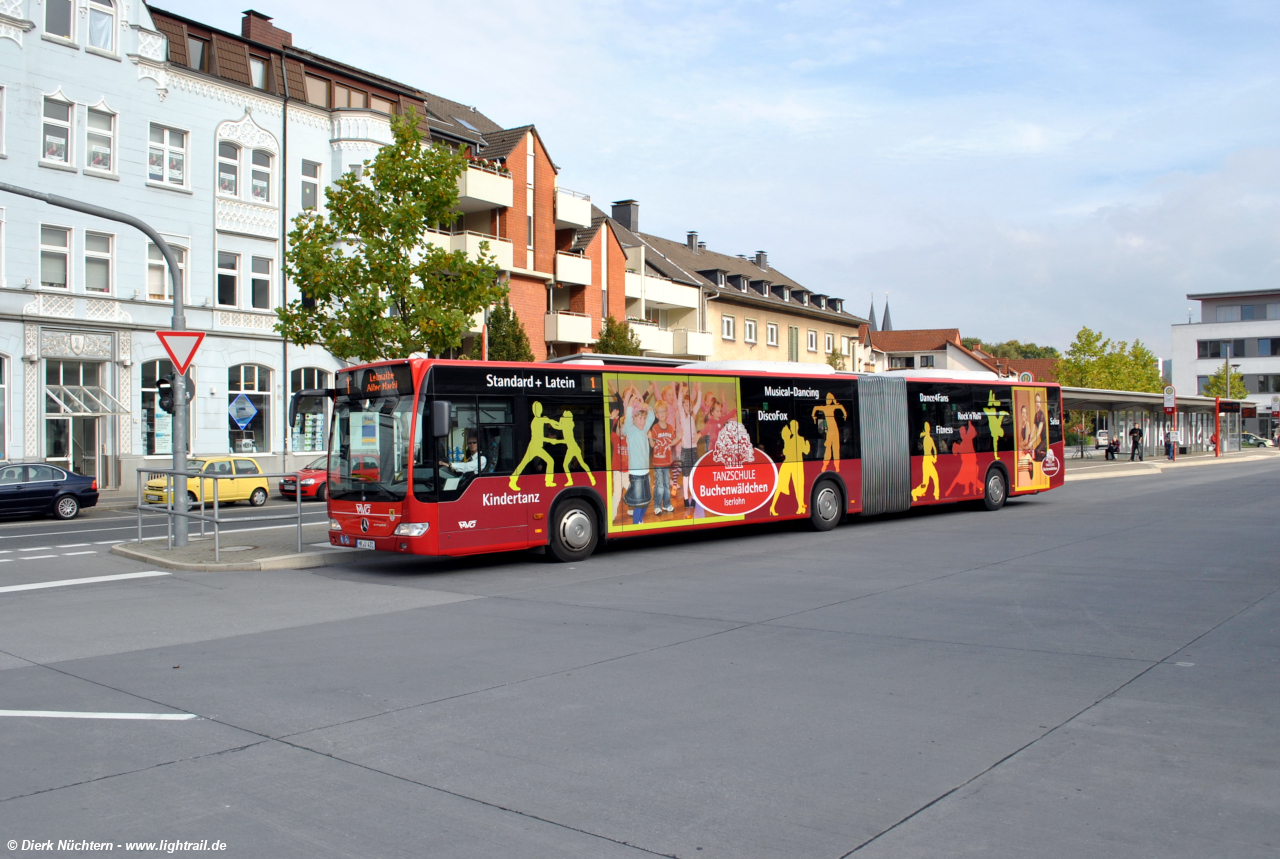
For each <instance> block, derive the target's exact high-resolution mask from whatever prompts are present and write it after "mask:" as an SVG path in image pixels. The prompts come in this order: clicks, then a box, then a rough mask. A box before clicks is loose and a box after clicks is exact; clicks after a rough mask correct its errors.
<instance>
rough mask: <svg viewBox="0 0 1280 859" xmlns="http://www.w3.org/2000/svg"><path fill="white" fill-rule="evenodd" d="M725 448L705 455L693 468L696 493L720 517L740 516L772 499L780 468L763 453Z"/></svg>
mask: <svg viewBox="0 0 1280 859" xmlns="http://www.w3.org/2000/svg"><path fill="white" fill-rule="evenodd" d="M723 447H724V446H722V445H721V446H718V449H717V450H713V451H711V452H710V453H707V454H704V455H703V457H702V459H699V460H698V462H697V464H696V465H695V466H694V467H693V480H692V483H693V492H694V495H695V496H697V499H698V503H699V504H701V505H702V506H703V507H704V508H705V509H706V510H707V511H708V512H710V513H714V514H715V515H717V516H740V515H742V514H744V513H750V512H751V511H752V510H756V509H758V508H760V507H761V506H763V505H764V504H765V503H766V502H767V501H768V500H769V499H770V498H772V497H773V489H774V485H775V484H776V483H777V481H778V468H777V466H776V465H774V464H773V460H771V459H770V458H769V457H768V455H766V454H765V453H764V451H762V450H759V449H757V448H754V447H749V446H747V445H741V446H740V449H737V450H732V451H729V452H728V453H727V454H726V451H725V450H724V449H723Z"/></svg>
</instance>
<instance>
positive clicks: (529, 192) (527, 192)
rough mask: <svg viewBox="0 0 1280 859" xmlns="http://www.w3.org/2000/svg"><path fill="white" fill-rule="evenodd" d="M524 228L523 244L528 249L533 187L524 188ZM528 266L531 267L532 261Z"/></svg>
mask: <svg viewBox="0 0 1280 859" xmlns="http://www.w3.org/2000/svg"><path fill="white" fill-rule="evenodd" d="M525 221H526V225H525V230H526V232H527V235H526V241H525V244H526V246H527V247H528V248H529V250H533V188H532V187H530V188H527V189H526V190H525ZM529 267H530V268H533V263H532V261H531V262H530V263H529Z"/></svg>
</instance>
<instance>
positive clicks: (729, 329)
mask: <svg viewBox="0 0 1280 859" xmlns="http://www.w3.org/2000/svg"><path fill="white" fill-rule="evenodd" d="M736 336H737V335H736V333H735V332H734V330H733V317H732V316H725V315H724V314H721V315H720V337H721V338H723V339H725V340H733V339H735V338H736Z"/></svg>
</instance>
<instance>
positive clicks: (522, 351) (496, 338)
mask: <svg viewBox="0 0 1280 859" xmlns="http://www.w3.org/2000/svg"><path fill="white" fill-rule="evenodd" d="M469 357H471V358H472V359H473V360H476V361H479V360H480V359H481V343H480V338H479V337H477V338H476V342H475V346H473V347H472V349H471V355H470V356H469ZM489 360H490V361H532V360H533V347H532V346H530V345H529V335H528V334H526V333H525V330H524V325H522V324H521V323H520V317H519V316H516V312H515V311H514V310H512V309H511V302H510V301H508V300H507V299H505V298H504V299H503V300H502V303H501V304H499V305H498V306H497V307H495V308H494V309H493V310H492V311H491V312H490V313H489Z"/></svg>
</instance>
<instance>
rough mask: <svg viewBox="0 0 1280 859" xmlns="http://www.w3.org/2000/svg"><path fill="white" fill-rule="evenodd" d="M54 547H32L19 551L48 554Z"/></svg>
mask: <svg viewBox="0 0 1280 859" xmlns="http://www.w3.org/2000/svg"><path fill="white" fill-rule="evenodd" d="M52 548H53V547H52V546H32V547H31V548H30V549H19V550H18V551H19V552H47V551H49V550H50V549H52Z"/></svg>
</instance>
